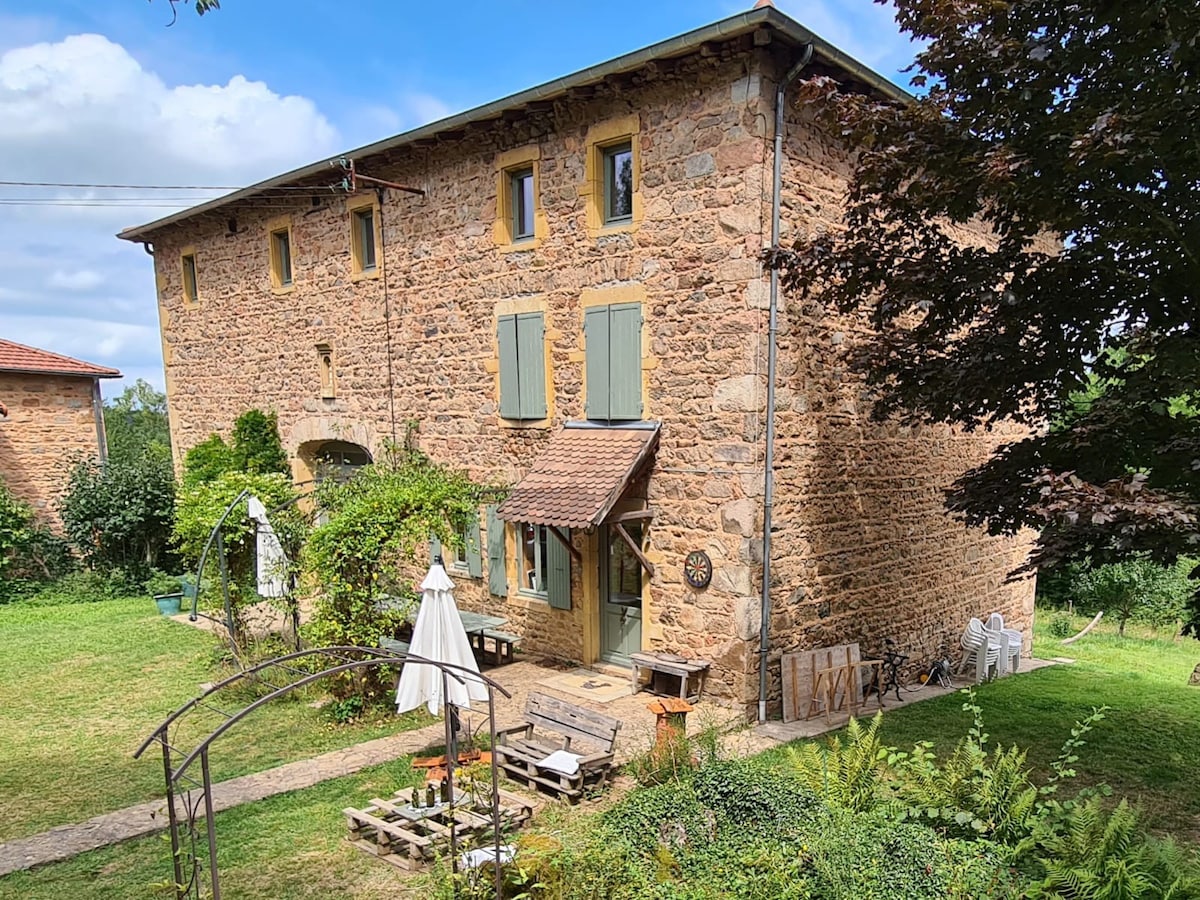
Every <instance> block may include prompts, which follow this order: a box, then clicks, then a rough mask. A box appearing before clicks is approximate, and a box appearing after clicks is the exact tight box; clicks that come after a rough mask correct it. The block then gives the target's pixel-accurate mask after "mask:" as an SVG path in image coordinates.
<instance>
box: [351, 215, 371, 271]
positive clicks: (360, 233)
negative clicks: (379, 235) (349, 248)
mask: <svg viewBox="0 0 1200 900" xmlns="http://www.w3.org/2000/svg"><path fill="white" fill-rule="evenodd" d="M354 221H355V223H356V224H357V226H358V227H357V229H355V240H356V241H357V243H358V260H359V266H360V268H362V269H373V268H375V213H374V212H373V211H372V210H369V209H365V210H362V211H360V212H356V213H355V214H354Z"/></svg>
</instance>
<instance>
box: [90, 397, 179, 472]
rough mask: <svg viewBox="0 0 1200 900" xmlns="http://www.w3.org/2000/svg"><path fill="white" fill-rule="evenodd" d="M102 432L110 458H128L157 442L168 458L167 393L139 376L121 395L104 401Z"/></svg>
mask: <svg viewBox="0 0 1200 900" xmlns="http://www.w3.org/2000/svg"><path fill="white" fill-rule="evenodd" d="M104 432H105V435H106V436H107V438H108V455H109V458H110V459H129V458H131V457H134V456H140V455H141V454H143V453H145V452H147V450H148V449H149V448H150V447H154V446H158V447H165V448H166V450H167V459H168V461H170V453H171V428H170V425H169V423H168V420H167V395H166V394H164V393H162V392H161V391H157V390H155V389H154V386H153V385H152V384H150V383H149V382H147V381H145V380H143V379H141V378H139V379H138V380H137V381H136V382H135V383H134V384H132V385H130V386H129V387H127V388H125V390H124V391H123V392H122V393H121V396H120V397H117V398H115V399H112V400H109V401H107V402H106V403H105V404H104Z"/></svg>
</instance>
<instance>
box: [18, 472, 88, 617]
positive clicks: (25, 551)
mask: <svg viewBox="0 0 1200 900" xmlns="http://www.w3.org/2000/svg"><path fill="white" fill-rule="evenodd" d="M73 565H74V561H73V560H72V558H71V554H70V551H69V550H68V548H67V545H66V543H65V542H64V541H63V540H62V539H61V538H59V537H58V536H57V535H55V534H54V533H53V532H51V531H50V529H49V528H47V527H46V526H45V525H44V524H43V523H41V522H39V521H38V520H37V517H36V516H35V515H34V512H33V510H32V509H31V508H30V507H29V505H28V504H27V503H25V502H23V501H21V500H18V499H17V498H16V497H14V496H13V495H12V493H11V492H10V491H9V489H8V487H7V485H5V484H4V482H3V481H0V603H8V602H10V601H12V600H15V599H17V598H18V597H22V596H26V595H28V594H30V593H32V592H33V591H35V590H36V589H37V587H38V586H39V585H42V584H46V583H48V582H51V581H53V580H54V579H56V578H58V577H60V576H61V575H63V574H64V573H66V572H68V571H70V569H71V568H72V567H73Z"/></svg>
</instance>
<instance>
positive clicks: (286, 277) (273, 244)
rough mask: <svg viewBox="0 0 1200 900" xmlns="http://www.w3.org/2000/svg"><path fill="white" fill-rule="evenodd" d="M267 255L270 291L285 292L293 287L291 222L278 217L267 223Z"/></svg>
mask: <svg viewBox="0 0 1200 900" xmlns="http://www.w3.org/2000/svg"><path fill="white" fill-rule="evenodd" d="M267 253H268V259H269V260H270V268H271V289H272V290H274V291H277V292H286V291H289V290H291V289H292V287H293V278H292V275H293V258H292V220H291V219H290V218H289V217H288V216H280V217H279V218H276V219H272V220H271V221H270V222H268V223H267Z"/></svg>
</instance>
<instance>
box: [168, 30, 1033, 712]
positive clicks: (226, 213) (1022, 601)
mask: <svg viewBox="0 0 1200 900" xmlns="http://www.w3.org/2000/svg"><path fill="white" fill-rule="evenodd" d="M782 54H783V48H776V47H774V46H758V45H757V42H751V41H749V40H742V41H731V42H729V43H726V44H723V45H720V46H719V47H716V48H713V47H707V49H706V51H705V52H704V53H703V54H700V53H696V54H693V55H690V56H687V57H683V58H679V59H675V60H671V61H668V62H666V63H664V64H662V65H658V66H656V67H654V68H653V69H642V70H638V71H635V72H632V73H627V74H625V75H622V76H619V77H615V76H614V77H610V78H608V79H606V80H605V81H602V82H600V83H598V84H596V85H595V86H593V87H591V88H589V89H588V90H586V91H578V92H576V93H574V94H572V95H570V96H566V97H563V98H561V99H557V100H554V101H547V102H543V103H541V104H540V106H539V107H538V108H537V109H534V110H528V109H527V110H525V111H524V112H523V113H522V114H520V115H518V116H512V117H507V118H505V119H493V120H492V121H490V122H483V123H480V124H478V125H475V126H472V127H469V128H467V129H465V130H464V131H462V132H459V133H456V134H454V135H450V136H447V137H445V138H444V139H443V140H440V141H432V140H430V141H424V142H421V143H420V144H418V145H412V144H408V145H402V146H400V147H397V148H394V149H391V150H388V151H387V152H383V153H379V154H376V155H373V156H366V157H363V158H361V159H357V160H356V165H357V166H358V170H359V171H360V172H363V173H369V174H370V175H372V176H373V177H377V178H383V179H387V180H390V181H395V182H399V183H403V184H406V185H411V186H414V187H417V188H420V189H422V190H424V191H425V195H424V196H423V197H415V196H412V195H408V194H404V193H401V192H398V191H395V190H385V191H384V192H383V199H382V203H381V204H379V205H377V207H376V212H377V214H378V216H379V218H380V219H381V221H382V226H383V227H382V234H381V236H380V239H379V241H378V244H379V247H378V249H379V252H380V256H381V259H382V261H383V263H384V264H383V266H382V267H381V268H380V270H379V271H377V272H375V273H373V276H372V277H367V276H365V275H363V274H357V275H356V274H355V273H354V272H353V265H352V255H351V239H350V233H349V228H350V225H349V223H350V217H349V213H348V209H347V206H348V203H350V204H355V203H357V204H360V205H361V204H362V203H364V202H365V203H367V204H371V203H373V200H372V199H371V198H373V197H374V194H373V193H364V194H363V195H362V196H360V197H357V198H355V199H353V200H350V201H347V199H346V198H345V197H342V198H340V199H339V198H337V197H335V196H331V194H330V193H329V192H328V191H327V190H326V191H319V192H318V191H314V195H313V198H312V199H311V200H310V199H309V198H302V199H283V196H284V195H282V194H277V195H274V196H269V197H266V198H260V199H251V200H247V201H244V202H240V203H237V204H234V205H230V206H228V207H227V208H225V209H222V210H221V211H219V212H218V213H216V214H214V215H211V216H206V215H198V216H194V217H192V218H189V219H187V220H185V221H183V222H182V223H177V224H170V225H167V226H164V227H162V228H160V229H158V230H156V231H155V232H154V233H153V244H154V252H155V267H156V273H157V279H158V294H159V302H160V316H161V323H162V335H163V347H164V359H165V367H166V379H167V389H168V396H169V399H170V411H171V428H172V441H173V444H174V447H175V450H176V458H177V459H178V458H181V456H182V453H181V451H186V449H187V448H189V447H190V446H192V445H194V444H195V443H197V442H199V441H201V440H203V439H204V438H205V437H206V436H207V435H208V434H209V433H210V432H211V431H213V430H218V431H221V432H225V433H227V432H228V429H229V427H230V426H231V424H232V422H233V420H234V419H235V418H236V417H237V415H238V414H239V413H240V412H242V411H243V410H245V409H247V408H249V407H261V408H270V409H275V410H277V411H278V413H279V420H280V425H281V431H282V433H283V437H284V441H285V445H286V446H287V447H288V449H289V451H290V452H292V453H293V454H294V455H295V456H296V459H297V464H296V468H297V474H298V476H300V477H307V476H308V474H310V473H309V471H308V468H307V465H306V463H305V462H304V459H305V455H306V453H307V454H310V455H311V451H312V449H313V448H314V447H316V446H317V445H318V444H319V443H320V442H322V441H333V440H337V441H350V442H353V443H358V444H361V445H362V446H364V447H366V448H367V449H369V450H370V451H371V452H373V453H378V452H379V450H380V449H381V448H382V446H383V445H384V443H385V442H386V441H388V440H393V439H396V438H401V439H402V438H403V436H404V432H405V423H406V422H408V421H410V420H415V421H416V422H418V423H419V426H418V427H419V433H418V442H419V445H420V446H421V448H422V449H423V450H425V451H426V452H427V453H429V454H430V455H431V456H432V457H433V458H435V459H437V460H439V461H442V462H446V463H451V464H454V465H457V466H461V467H463V468H465V469H466V470H468V471H469V472H470V474H471V475H472V476H473V477H475V478H477V479H480V480H488V481H493V482H496V481H498V482H501V483H508V484H512V483H515V482H516V481H517V480H518V479H519V478H520V477H521V475H522V473H523V472H524V471H525V470H526V469H527V468H528V467H529V465H530V463H531V462H532V460H533V458H534V457H535V456H536V455H537V453H538V452H539V451H540V450H541V449H542V448H543V447H544V446H545V444H546V442H547V440H548V438H549V436H550V435H551V434H553V433H554V431H555V429H556V428H557V427H559V426H560V425H561V424H562V423H563V422H564V421H566V420H568V419H581V418H584V417H585V415H586V413H585V406H584V401H585V394H586V385H585V369H586V366H585V352H584V351H585V339H584V334H583V330H582V323H583V317H584V310H585V308H587V307H588V306H589V305H590V304H594V303H609V302H623V301H630V300H634V301H638V302H641V303H642V307H643V316H644V325H643V348H642V365H641V369H642V375H643V392H644V398H645V400H644V402H645V408H644V412H643V417H644V418H645V419H648V420H656V421H659V422H661V423H662V432H661V443H660V446H659V449H658V452H657V456H656V459H655V462H654V467H653V470H652V471H651V473H650V475H649V477H648V478H647V479H644V481H643V483H640V484H638V485H635V486H634V488H633V489H632V490H631V492H630V497H629V498H628V501H627V503H626V506H625V507H622V508H629V507H631V506H636V505H638V501H639V500H641V499H643V498H644V501H645V503H646V504H647V505H648V506H649V507H650V508H652V509H653V510H655V512H656V514H655V517H654V519H653V521H652V523H651V524H650V525H649V527H648V529H647V535H646V541H645V548H644V549H645V552H646V555H647V557H648V558H649V559H650V561H651V562H652V563H654V565H655V566H656V575H655V577H654V578H653V579H652V580H650V583H649V585H648V586H647V588H646V589H645V591H644V595H643V596H644V603H643V607H644V608H643V627H642V645H643V647H644V648H647V649H656V650H657V649H664V650H673V651H676V652H680V653H683V654H687V655H690V656H701V657H705V658H709V659H712V660H713V672H712V676H711V678H710V681H709V685H710V689H712V690H713V691H714V692H715V693H716V694H718V695H720V696H722V697H724V698H726V699H727V700H728V701H730V702H733V703H736V704H747V705H748V704H750V703H752V701H753V700H754V698H755V697H756V691H757V665H758V664H757V658H756V653H757V646H758V627H759V616H758V608H759V599H758V592H759V590H760V584H761V576H762V565H761V556H762V544H761V515H762V499H763V484H764V479H763V459H764V428H765V397H766V379H765V371H766V352H765V346H766V345H765V341H766V332H767V309H766V306H767V291H766V287H765V280H764V279H763V273H762V269H761V266H760V264H759V262H758V254H759V252H760V251H761V250H762V249H763V247H764V246H766V245H767V243H768V242H769V220H770V183H771V178H770V150H769V140H770V133H769V132H770V125H769V123H770V122H771V121H772V117H773V93H774V84H773V83H772V81H771V78H772V77H774V73H776V72H777V71H778V69H779V66H780V65H781V64H782V62H783V59H782ZM631 121H632V122H633V123H634V124H633V128H634V134H633V140H634V142H635V145H636V148H637V154H636V155H637V157H638V158H637V159H636V162H637V165H638V169H639V173H638V174H639V176H640V178H639V182H638V183H637V184H636V185H635V186H636V191H637V197H636V201H635V207H634V217H633V218H634V221H633V223H632V224H631V225H627V226H624V227H619V228H614V229H610V230H607V231H606V230H604V229H597V227H596V222H595V216H594V212H591V210H592V207H590V205H589V204H591V203H593V202H594V190H593V187H594V184H593V182H591V181H590V180H589V162H588V154H589V152H591V151H590V149H589V148H590V147H591V145H592V142H593V141H594V140H595V139H596V135H597V134H601V135H604V134H609V133H612V132H613V131H614V129H615V130H617V131H618V132H619V131H620V130H622V129H628V128H629V127H630V125H629V123H630V122H631ZM789 135H790V136H789V140H788V150H787V166H786V170H787V178H786V182H787V185H786V190H785V211H784V217H785V219H786V220H788V221H789V222H791V223H792V224H793V226H794V227H800V228H814V227H825V226H826V225H832V224H834V223H836V221H837V216H838V212H839V206H838V203H839V196H840V191H841V188H842V186H843V185H844V179H845V173H846V171H847V163H846V153H845V150H844V148H836V147H833V146H830V145H829V144H828V142H827V141H826V140H825V139H824V138H821V137H819V136H817V135H815V134H814V133H812V131H811V129H808V128H806V127H805V125H804V124H803V123H802V122H798V121H793V122H792V124H791V126H790V130H789ZM514 153H515V154H517V155H521V154H524V155H525V156H527V157H529V158H532V159H534V160H535V165H536V173H537V182H538V184H537V188H538V196H539V200H540V206H539V209H538V216H539V221H538V226H539V227H538V231H537V239H536V242H535V244H534V245H533V249H531V250H530V249H526V250H522V249H520V245H516V246H515V247H514V246H513V245H505V244H504V243H503V242H501V241H500V240H498V235H497V232H498V229H497V227H496V226H497V220H498V219H499V218H500V216H499V215H498V211H497V195H498V188H497V186H498V167H499V166H502V165H504V162H503V160H506V159H510V158H513V154H514ZM531 153H532V156H530V154H531ZM523 158H524V157H523ZM364 198H366V199H364ZM289 206H290V209H289ZM281 215H282V216H283V217H284V220H285V223H286V225H287V226H288V227H290V229H291V232H290V233H291V247H292V258H293V272H294V277H293V284H292V285H291V286H288V287H278V286H273V283H272V279H271V275H270V271H269V264H268V232H269V230H270V229H273V228H278V227H280V225H279V223H280V217H281ZM185 253H186V254H191V255H193V256H194V259H195V261H196V270H197V291H196V294H197V296H196V302H195V303H188V302H185V298H184V296H183V293H184V292H183V287H182V284H181V280H182V269H181V262H180V260H181V255H182V254H185ZM504 310H509V311H530V310H535V311H541V312H543V313H544V316H545V324H546V345H547V362H548V365H547V370H546V371H547V399H548V406H549V412H548V416H547V418H546V419H545V420H544V421H541V422H538V423H535V425H534V426H533V427H514V426H513V424H512V423H507V422H505V421H503V420H501V419H500V418H499V417H498V406H497V401H498V391H499V388H498V377H497V370H498V358H497V352H498V351H497V345H496V316H497V313H498V311H504ZM858 337H860V335H859V334H858V333H857V332H856V331H855V330H854V329H853V328H852V327H850V326H849V325H847V324H846V323H842V322H839V321H837V320H834V319H830V318H828V317H825V316H824V315H822V314H821V313H820V312H819V311H818V310H816V309H815V308H813V309H809V308H804V307H801V306H797V305H796V304H791V305H789V306H788V307H787V316H786V319H785V327H784V328H783V330H782V333H781V342H780V349H781V352H780V377H779V382H778V385H779V409H780V416H779V419H778V427H779V440H778V444H777V450H776V460H777V500H778V507H777V519H776V524H777V526H778V534H777V536H776V545H775V551H774V553H773V560H774V563H773V565H774V573H775V578H774V579H773V581H774V584H773V586H772V595H773V599H774V604H775V609H776V614H775V616H774V618H773V620H772V625H773V641H772V659H775V660H777V658H778V653H779V651H780V650H782V649H790V648H794V647H800V646H805V645H812V644H817V645H819V644H822V643H832V642H835V639H840V638H843V637H852V638H859V639H861V640H862V641H864V643H865V644H866V645H867V646H868V647H869V648H872V649H874V648H877V647H879V646H880V644H881V641H882V638H883V637H884V636H890V637H893V638H895V640H896V641H897V642H898V643H899V644H900V645H901V646H902V647H904V648H906V649H908V650H910V651H911V652H912V653H913V655H914V657H915V658H927V657H929V656H932V655H935V654H940V653H942V648H943V647H944V646H945V645H947V644H948V643H951V642H953V641H955V640H956V639H957V635H958V634H959V633H960V632H961V630H962V628H963V626H964V624H965V618H964V617H965V616H967V615H969V614H971V613H980V612H985V611H986V612H990V611H991V610H993V609H998V610H1000V611H1002V612H1003V613H1004V614H1005V616H1006V618H1009V619H1011V620H1013V621H1014V624H1015V625H1016V627H1021V628H1027V627H1028V626H1029V623H1030V616H1031V614H1032V587H1031V586H1029V585H1027V584H1026V585H1017V586H1008V585H1005V584H1004V583H1003V582H1004V576H1005V574H1006V573H1007V572H1008V571H1009V570H1010V569H1011V568H1012V567H1013V566H1014V564H1015V563H1016V562H1017V561H1018V560H1019V559H1020V557H1021V554H1022V553H1023V550H1024V547H1023V545H1020V544H1019V543H1016V542H1008V541H997V540H992V539H989V538H987V537H986V536H985V535H983V534H981V533H978V532H969V531H967V530H966V529H964V528H963V527H962V526H960V525H957V524H955V523H954V522H952V521H950V520H949V519H948V518H947V517H946V515H945V513H944V512H943V510H942V505H941V499H942V498H941V491H942V489H943V488H944V487H945V486H946V485H947V484H948V483H949V482H950V480H952V479H953V478H954V477H955V476H957V475H958V474H960V473H961V472H962V471H963V470H964V469H965V468H967V467H968V466H970V465H971V464H973V463H975V462H978V461H980V460H981V459H983V458H984V457H985V456H986V455H987V453H988V452H989V451H990V449H991V448H992V447H993V446H995V444H996V442H997V441H998V440H999V439H1000V437H1001V436H999V435H997V434H995V433H992V434H981V435H970V436H967V435H962V434H958V433H955V432H952V431H949V430H939V429H922V430H920V431H908V430H902V429H899V428H896V427H890V426H876V425H870V424H868V423H867V421H866V410H865V409H863V408H860V403H861V400H860V398H859V387H858V384H857V383H856V382H855V381H854V380H853V379H850V378H849V377H848V376H847V375H845V374H844V370H843V367H842V364H841V363H840V362H839V361H838V355H837V351H838V349H839V348H840V345H842V344H843V343H845V342H847V341H852V340H855V339H857V338H858ZM321 348H325V349H321ZM322 354H325V356H324V358H328V359H331V361H332V366H333V375H332V377H333V381H332V382H330V381H329V380H328V378H327V379H326V380H325V381H323V380H322V375H321V371H320V366H321V364H322V359H323V356H322ZM331 384H332V385H333V389H332V390H331V389H330V385H331ZM330 393H332V394H334V396H332V397H330V396H328V394H330ZM619 509H621V508H619ZM618 511H619V510H618ZM510 528H511V526H510ZM573 539H574V543H575V546H576V548H577V549H578V550H579V551H580V553H581V555H582V560H583V563H582V564H575V565H573V567H572V578H573V582H574V595H573V596H574V602H573V606H572V609H570V610H558V609H552V608H550V607H549V606H548V605H547V604H546V603H545V602H543V601H540V600H537V599H534V598H530V597H526V596H523V595H520V594H519V593H518V592H517V591H516V588H515V584H516V579H515V578H513V577H510V578H509V584H510V596H509V597H507V598H504V599H498V598H492V597H489V596H488V594H487V583H486V573H485V578H484V580H483V581H473V580H471V579H467V578H465V577H460V578H459V582H460V590H459V600H460V603H461V604H462V605H463V606H464V607H467V608H476V609H484V608H487V609H491V610H496V611H499V612H501V613H502V614H503V615H505V616H507V617H508V618H509V620H510V624H509V626H507V628H508V629H509V630H513V631H516V632H518V633H521V634H523V635H524V641H523V644H522V646H523V648H524V649H525V650H528V651H532V652H543V653H549V654H552V655H555V656H560V657H563V658H566V659H571V660H576V661H580V662H585V663H591V662H593V661H594V660H596V658H597V656H598V655H599V652H600V649H601V648H600V647H599V644H598V642H599V641H600V636H599V617H600V612H599V606H600V603H599V597H598V591H599V579H598V574H597V572H598V568H599V558H600V554H599V550H600V548H599V541H600V538H599V536H598V534H597V533H575V534H574V538H573ZM485 543H486V536H485ZM514 545H515V541H514V540H513V539H512V538H511V537H510V540H509V544H508V546H509V548H510V552H509V556H510V559H509V566H510V567H514V566H515V562H514V561H513V559H512V558H511V557H512V556H513V552H512V548H513V546H514ZM695 549H703V550H706V551H707V552H708V553H709V555H710V556H711V558H712V561H713V567H714V577H713V581H712V583H711V585H710V586H709V587H708V588H706V589H704V590H699V591H697V590H693V589H691V588H689V587H687V585H686V582H685V580H684V578H683V573H682V562H683V558H684V557H685V556H686V554H687V553H688V552H689V551H691V550H695ZM773 670H774V672H776V673H777V671H778V666H777V665H775V666H773ZM774 690H775V696H778V693H777V692H778V687H777V685H776V686H775V688H774Z"/></svg>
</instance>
